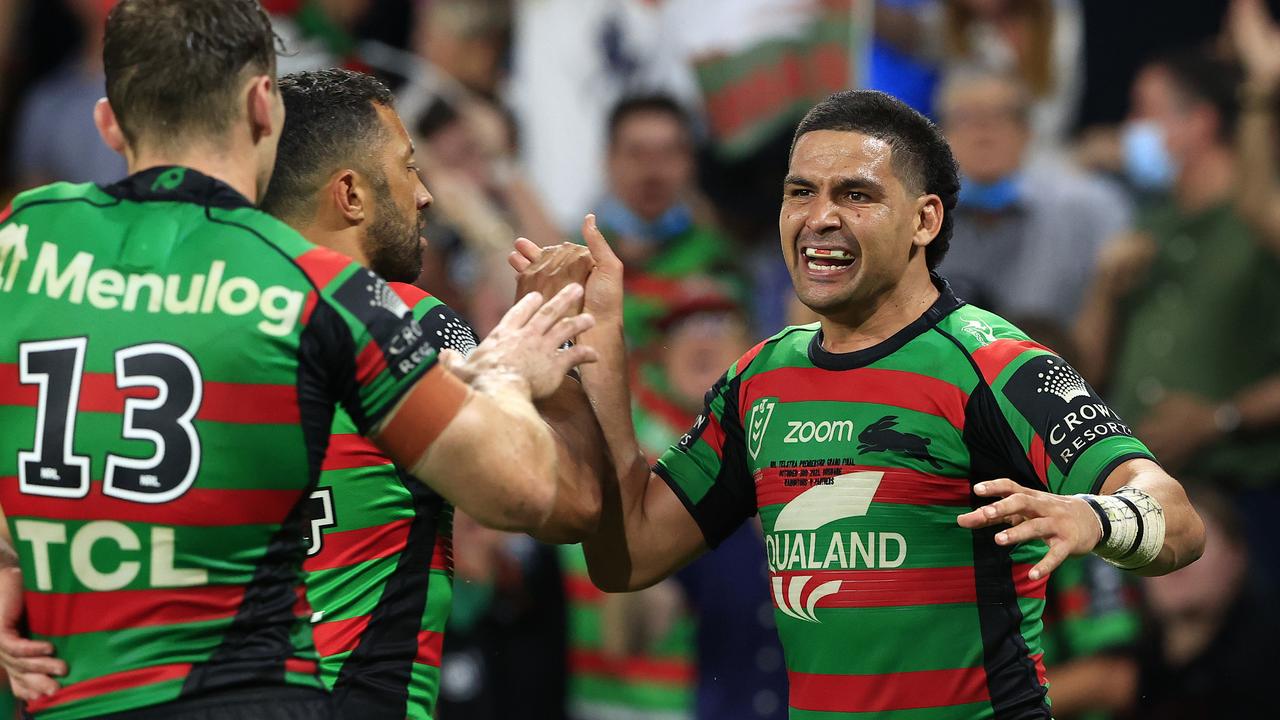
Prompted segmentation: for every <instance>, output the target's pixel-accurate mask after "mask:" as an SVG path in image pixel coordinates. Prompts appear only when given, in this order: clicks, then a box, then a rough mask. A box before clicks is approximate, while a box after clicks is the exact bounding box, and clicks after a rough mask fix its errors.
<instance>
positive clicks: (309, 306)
mask: <svg viewBox="0 0 1280 720" xmlns="http://www.w3.org/2000/svg"><path fill="white" fill-rule="evenodd" d="M318 302H320V295H319V294H317V293H316V291H315V290H311V291H309V292H308V293H307V300H306V302H305V303H304V304H303V306H302V320H301V322H302V324H303V325H306V324H307V323H310V322H311V313H313V312H315V311H316V303H318Z"/></svg>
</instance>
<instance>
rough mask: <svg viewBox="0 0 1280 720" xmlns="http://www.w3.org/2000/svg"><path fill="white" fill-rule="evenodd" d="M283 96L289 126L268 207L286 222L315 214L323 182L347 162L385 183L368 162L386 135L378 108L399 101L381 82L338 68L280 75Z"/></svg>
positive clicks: (278, 154)
mask: <svg viewBox="0 0 1280 720" xmlns="http://www.w3.org/2000/svg"><path fill="white" fill-rule="evenodd" d="M280 94H281V95H282V96H283V97H284V107H285V120H284V130H283V131H282V132H281V133H280V147H279V149H278V150H277V151H276V167H275V172H274V173H272V175H271V184H270V185H268V186H267V195H266V197H265V198H263V200H262V209H263V210H266V211H267V212H269V213H271V214H272V215H275V216H276V217H279V218H282V219H286V220H287V219H292V218H296V217H300V216H302V215H310V214H311V212H312V211H313V207H312V203H313V202H314V199H315V193H316V190H317V189H318V188H319V187H320V184H321V183H323V182H324V181H325V179H326V178H328V176H329V174H330V173H332V172H333V171H334V170H336V169H338V168H339V167H343V166H348V165H350V166H354V167H357V168H359V169H360V170H362V171H363V172H366V173H368V174H369V175H370V176H371V177H372V179H373V182H374V183H375V184H377V183H378V182H379V179H380V178H382V173H381V172H380V171H379V169H378V168H377V167H376V166H370V165H369V164H368V157H369V155H370V153H369V146H370V143H371V142H372V141H376V140H377V139H378V138H381V137H382V136H383V135H384V131H383V128H382V123H381V121H380V120H379V119H378V111H377V107H376V106H378V105H382V106H384V107H391V105H392V103H393V102H394V98H393V96H392V95H391V91H390V90H389V89H387V86H386V85H385V84H383V82H382V81H381V80H379V79H377V78H375V77H373V76H371V75H365V74H363V73H358V72H353V71H351V70H342V69H338V68H334V69H331V70H317V71H314V72H299V73H292V74H290V75H285V76H284V77H283V78H280Z"/></svg>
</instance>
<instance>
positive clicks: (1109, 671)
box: [1049, 655, 1138, 717]
mask: <svg viewBox="0 0 1280 720" xmlns="http://www.w3.org/2000/svg"><path fill="white" fill-rule="evenodd" d="M1049 677H1050V678H1051V679H1052V681H1053V687H1052V688H1051V689H1050V691H1049V697H1051V698H1052V699H1053V710H1054V713H1055V714H1057V715H1058V716H1059V717H1072V716H1075V715H1079V714H1082V713H1086V712H1099V711H1102V712H1111V713H1120V712H1124V711H1126V710H1128V709H1129V708H1130V707H1131V706H1132V705H1133V701H1134V699H1135V696H1136V693H1137V689H1138V667H1137V663H1136V662H1134V660H1133V658H1130V657H1126V656H1122V655H1096V656H1092V657H1084V658H1080V659H1078V660H1073V661H1071V662H1068V663H1066V664H1063V665H1058V666H1055V667H1051V668H1049Z"/></svg>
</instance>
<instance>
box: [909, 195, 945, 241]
mask: <svg viewBox="0 0 1280 720" xmlns="http://www.w3.org/2000/svg"><path fill="white" fill-rule="evenodd" d="M942 213H943V209H942V198H940V197H938V196H937V195H924V196H922V197H921V198H920V199H919V200H917V201H916V229H915V236H914V237H913V238H912V239H911V244H913V245H915V246H916V247H927V246H928V245H929V243H931V242H933V239H934V238H936V237H938V233H939V232H940V231H941V230H942Z"/></svg>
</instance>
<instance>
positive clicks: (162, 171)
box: [102, 165, 253, 209]
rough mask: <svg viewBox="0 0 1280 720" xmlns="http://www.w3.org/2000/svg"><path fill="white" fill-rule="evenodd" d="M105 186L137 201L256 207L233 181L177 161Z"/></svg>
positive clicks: (112, 193) (106, 188)
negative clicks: (224, 180)
mask: <svg viewBox="0 0 1280 720" xmlns="http://www.w3.org/2000/svg"><path fill="white" fill-rule="evenodd" d="M102 189H103V191H104V192H106V193H107V194H108V195H111V196H113V197H117V198H120V199H121V200H132V201H134V202H147V201H149V200H163V201H168V202H188V203H195V204H196V205H204V206H206V207H217V208H228V209H234V208H247V207H253V203H251V202H249V199H248V198H246V197H245V196H243V195H241V194H240V193H239V192H236V191H235V190H234V189H232V187H231V186H230V185H227V184H226V183H224V182H222V181H221V180H216V179H214V178H211V177H209V176H208V175H205V174H204V173H201V172H198V171H196V170H192V169H191V168H187V167H181V166H178V165H164V166H160V167H153V168H148V169H146V170H143V171H141V172H137V173H134V174H133V175H130V176H129V177H127V178H125V179H123V180H121V181H119V182H116V183H112V184H111V185H106V186H104V187H103V188H102Z"/></svg>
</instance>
